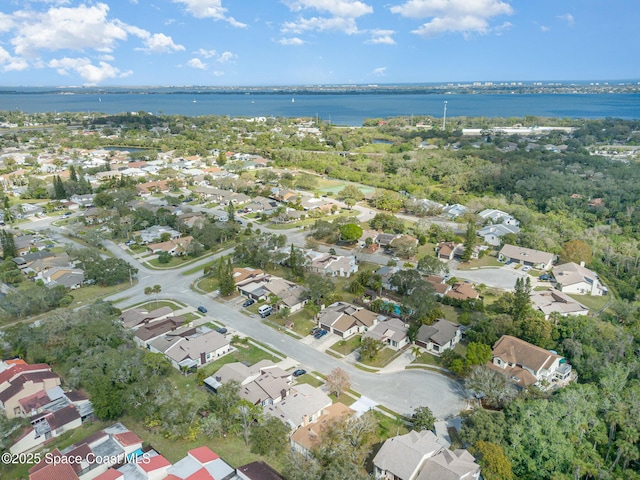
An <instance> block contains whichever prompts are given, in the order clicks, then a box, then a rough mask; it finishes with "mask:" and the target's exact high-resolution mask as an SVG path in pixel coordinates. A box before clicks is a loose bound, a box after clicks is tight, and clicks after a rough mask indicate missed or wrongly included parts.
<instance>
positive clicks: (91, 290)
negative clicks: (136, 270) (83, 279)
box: [70, 281, 136, 307]
mask: <svg viewBox="0 0 640 480" xmlns="http://www.w3.org/2000/svg"><path fill="white" fill-rule="evenodd" d="M135 284H136V282H135V281H134V282H133V285H135ZM133 285H130V284H129V283H128V282H127V283H121V284H119V285H113V286H111V287H100V286H98V285H89V286H84V287H82V288H78V289H77V290H71V292H70V294H71V296H72V297H73V302H71V305H72V306H73V307H77V306H80V305H87V304H89V303H93V302H94V301H96V300H97V299H99V298H103V297H108V296H110V295H114V294H116V293H120V292H124V291H125V290H128V289H129V288H131V287H132V286H133Z"/></svg>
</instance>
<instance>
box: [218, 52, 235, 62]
mask: <svg viewBox="0 0 640 480" xmlns="http://www.w3.org/2000/svg"><path fill="white" fill-rule="evenodd" d="M234 58H238V56H237V55H236V54H235V53H231V52H222V53H221V54H220V56H219V57H218V62H220V63H227V62H230V61H231V60H233V59H234Z"/></svg>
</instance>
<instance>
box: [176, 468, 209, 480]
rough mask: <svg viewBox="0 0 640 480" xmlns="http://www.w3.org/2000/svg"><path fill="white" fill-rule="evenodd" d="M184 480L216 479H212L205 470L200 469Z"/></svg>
mask: <svg viewBox="0 0 640 480" xmlns="http://www.w3.org/2000/svg"><path fill="white" fill-rule="evenodd" d="M184 480H216V479H215V478H213V475H211V474H210V473H209V472H208V471H207V469H206V468H204V467H202V468H201V469H200V470H198V471H197V472H195V473H192V474H191V475H189V476H188V477H186V478H185V479H184Z"/></svg>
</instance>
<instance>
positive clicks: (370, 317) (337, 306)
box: [318, 302, 387, 338]
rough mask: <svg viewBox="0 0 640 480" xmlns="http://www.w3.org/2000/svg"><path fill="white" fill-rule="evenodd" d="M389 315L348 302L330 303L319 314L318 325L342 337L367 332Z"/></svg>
mask: <svg viewBox="0 0 640 480" xmlns="http://www.w3.org/2000/svg"><path fill="white" fill-rule="evenodd" d="M386 319H387V317H385V316H382V315H378V314H377V313H374V312H372V311H371V310H367V309H366V308H362V307H356V306H355V305H351V304H350V303H346V302H336V303H333V304H331V305H329V306H328V307H327V308H325V309H324V310H322V311H321V312H320V313H319V314H318V325H319V327H320V328H323V329H325V330H327V331H329V332H331V333H335V334H336V335H339V336H340V337H342V338H348V337H350V336H352V335H355V334H357V333H362V332H366V331H367V330H368V329H370V328H372V327H373V326H375V325H376V324H377V323H378V322H382V321H385V320H386Z"/></svg>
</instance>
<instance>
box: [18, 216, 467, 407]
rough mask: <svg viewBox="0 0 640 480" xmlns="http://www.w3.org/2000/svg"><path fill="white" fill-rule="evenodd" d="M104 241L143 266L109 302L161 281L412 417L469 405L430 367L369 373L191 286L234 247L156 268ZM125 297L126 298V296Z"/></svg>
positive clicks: (140, 295) (182, 297) (165, 288)
mask: <svg viewBox="0 0 640 480" xmlns="http://www.w3.org/2000/svg"><path fill="white" fill-rule="evenodd" d="M23 228H25V229H26V228H31V229H37V230H44V229H50V230H52V231H54V232H57V233H58V234H55V235H54V236H55V237H56V239H60V240H63V241H65V242H66V243H73V242H72V241H69V240H68V239H66V238H64V237H61V236H60V235H59V233H60V231H59V229H58V228H56V227H55V226H52V225H51V222H50V221H46V220H43V221H37V222H33V223H32V224H30V225H24V226H23ZM281 232H282V233H289V234H292V235H290V237H289V239H290V240H291V241H293V242H294V243H295V244H296V245H298V244H300V242H303V238H304V233H303V232H301V231H299V232H296V231H294V232H290V231H281ZM103 245H104V247H105V248H107V249H108V250H109V251H110V252H111V253H112V254H113V255H114V256H115V257H117V258H122V259H124V260H126V261H128V262H129V263H130V264H131V265H132V266H134V267H135V268H137V269H138V274H137V280H138V281H137V283H136V285H134V286H133V287H132V288H130V289H129V290H127V291H125V292H120V293H118V294H116V295H113V296H112V297H107V298H106V300H111V301H116V302H117V303H116V306H118V308H126V307H127V306H128V305H133V304H136V303H141V302H145V301H148V300H149V296H148V295H145V294H144V289H145V288H146V287H148V286H153V285H160V286H161V292H162V293H160V295H159V296H158V298H166V299H175V300H177V301H180V302H183V303H185V304H188V305H190V306H192V307H197V306H199V305H203V306H205V307H206V308H207V310H208V316H210V317H212V318H213V319H215V320H217V321H219V322H221V323H223V324H225V325H226V326H228V327H230V328H232V329H234V330H237V331H239V332H241V333H243V334H244V335H247V336H249V337H252V338H255V339H257V340H259V341H261V342H263V343H265V344H267V345H269V346H270V347H272V348H274V349H275V350H277V351H279V352H282V353H283V354H284V355H286V356H288V357H291V358H292V359H294V360H296V361H297V362H299V364H300V366H301V367H302V368H305V369H307V370H309V371H311V370H316V371H318V372H320V373H322V374H328V373H330V372H331V370H333V369H334V368H336V367H340V368H342V369H344V370H345V371H347V372H348V373H349V375H350V378H351V384H352V388H353V389H354V390H356V391H358V392H359V393H361V394H362V395H364V396H366V397H368V398H370V399H371V400H373V401H374V402H375V403H377V404H381V405H384V406H386V407H388V408H390V409H392V410H393V411H395V412H398V413H401V414H404V415H410V414H411V413H412V412H413V410H414V409H415V408H416V407H419V406H428V407H429V408H430V409H431V410H432V411H433V413H434V415H435V416H436V417H437V418H439V419H445V418H449V417H452V416H456V415H457V414H458V413H459V412H460V411H461V410H462V409H463V408H464V407H465V405H466V398H467V395H468V393H467V392H466V391H465V389H464V388H463V386H462V384H461V383H460V382H458V381H455V380H452V379H450V378H449V377H446V376H444V375H441V374H438V373H436V372H431V371H424V370H402V371H397V372H390V373H369V372H365V371H362V370H359V369H357V368H355V367H354V366H353V365H351V364H349V363H347V362H345V361H343V360H338V359H335V358H333V357H331V356H329V355H326V354H324V353H323V352H321V351H319V350H317V349H316V348H314V347H313V346H312V345H306V344H305V343H303V342H301V341H299V340H296V339H294V338H292V337H290V336H289V335H286V334H284V333H281V332H278V331H277V330H274V329H273V328H272V327H269V326H267V325H264V324H263V323H262V322H261V321H260V320H259V319H258V318H252V317H249V316H247V315H245V314H244V313H243V312H241V311H240V310H239V309H238V308H237V307H235V306H234V305H232V304H231V303H229V304H227V303H224V302H221V301H217V300H215V299H214V298H212V296H210V295H201V294H199V293H196V292H195V291H193V290H192V289H191V288H190V287H191V284H192V283H193V282H194V281H196V280H197V279H198V278H200V276H201V275H202V272H201V271H198V272H196V273H192V274H189V275H183V273H184V272H186V271H188V270H192V269H193V268H194V267H197V266H201V265H204V264H206V263H208V262H210V261H211V260H212V259H215V258H218V257H220V256H223V255H227V254H228V253H230V252H231V251H232V250H231V249H230V250H226V251H223V252H219V253H217V254H215V255H213V256H208V257H206V258H204V259H202V260H200V261H198V262H194V263H191V264H189V265H187V266H184V267H182V268H179V269H171V270H156V269H150V268H148V267H147V266H145V265H143V264H142V263H140V262H139V261H138V260H136V259H134V258H132V257H131V256H130V255H129V254H128V253H126V252H125V251H124V250H123V249H122V248H121V247H120V246H119V245H116V244H115V243H113V242H111V241H105V242H104V243H103ZM371 260H373V261H376V263H383V264H386V262H387V260H388V256H387V255H380V258H373V259H371ZM381 260H383V261H381ZM123 298H126V300H124V301H123V300H121V299H123ZM336 340H337V338H336Z"/></svg>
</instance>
